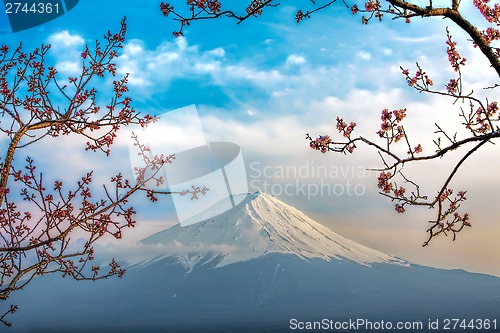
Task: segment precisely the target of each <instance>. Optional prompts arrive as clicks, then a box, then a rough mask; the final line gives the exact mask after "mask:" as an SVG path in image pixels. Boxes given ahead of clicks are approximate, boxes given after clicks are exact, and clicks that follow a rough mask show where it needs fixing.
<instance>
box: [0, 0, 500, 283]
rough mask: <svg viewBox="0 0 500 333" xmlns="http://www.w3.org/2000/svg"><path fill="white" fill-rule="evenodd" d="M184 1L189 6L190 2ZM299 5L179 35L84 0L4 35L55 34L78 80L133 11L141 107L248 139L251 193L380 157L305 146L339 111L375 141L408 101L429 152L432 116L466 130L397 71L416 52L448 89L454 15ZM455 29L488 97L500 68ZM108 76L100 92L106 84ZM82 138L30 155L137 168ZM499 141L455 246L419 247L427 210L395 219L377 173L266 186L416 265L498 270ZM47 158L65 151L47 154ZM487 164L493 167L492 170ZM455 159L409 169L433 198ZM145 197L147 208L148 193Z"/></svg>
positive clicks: (151, 20)
mask: <svg viewBox="0 0 500 333" xmlns="http://www.w3.org/2000/svg"><path fill="white" fill-rule="evenodd" d="M178 3H179V6H182V5H183V4H184V1H179V2H178ZM290 3H292V2H290ZM293 3H295V2H293ZM303 3H304V4H306V3H308V1H304V2H303ZM174 5H175V3H174ZM464 6H465V8H466V12H467V13H468V14H470V15H471V18H472V19H473V20H475V19H477V15H476V14H475V13H474V12H473V9H472V7H471V6H470V4H464ZM296 9H297V8H295V7H294V6H290V5H289V4H287V3H285V2H283V4H282V5H281V6H280V7H278V8H271V9H269V10H268V11H267V12H266V13H265V15H263V16H262V17H259V18H257V19H251V20H249V21H247V22H243V23H242V24H240V25H236V22H235V21H231V20H226V19H221V20H217V21H211V22H197V23H195V24H193V25H192V26H191V27H188V29H186V31H185V37H184V38H177V39H175V38H173V36H172V33H171V32H172V31H173V30H175V29H176V28H177V23H176V22H173V21H172V20H171V19H169V18H164V17H163V16H162V14H161V13H160V11H159V2H157V1H147V2H144V3H141V2H138V1H120V2H116V1H109V0H108V1H100V2H97V1H80V3H79V4H78V5H77V7H75V8H74V9H73V10H72V11H70V12H68V13H67V14H65V15H63V16H62V17H60V18H58V19H56V20H54V21H51V22H48V23H46V24H44V25H41V26H39V27H36V28H33V29H30V30H26V31H23V32H19V33H16V34H11V33H3V34H2V35H1V38H2V42H3V43H5V44H8V45H11V46H14V45H16V44H17V43H19V42H20V41H22V42H23V44H24V46H25V49H31V48H33V47H36V46H37V45H39V44H41V43H51V44H52V45H53V50H52V53H51V59H50V60H51V61H52V62H53V63H54V64H55V65H56V67H57V68H59V72H60V73H61V75H63V76H64V75H67V76H69V75H71V73H72V71H73V72H74V70H75V69H76V68H78V61H79V59H78V56H79V54H80V52H81V50H82V49H83V47H84V44H85V43H89V44H92V43H93V41H94V40H95V39H98V38H101V37H102V35H103V34H104V33H105V32H106V31H107V30H108V29H109V30H111V31H113V30H117V29H118V28H119V22H120V19H121V18H122V17H124V16H126V17H127V23H128V32H127V42H126V46H125V48H124V50H123V54H122V56H121V57H120V58H119V60H118V70H119V72H120V73H121V74H124V73H125V72H128V73H130V88H131V90H130V95H131V96H132V97H133V100H134V106H135V108H136V109H137V110H140V111H141V112H145V113H152V114H162V113H164V112H167V111H170V110H174V109H177V108H180V107H184V106H186V105H190V104H195V105H196V107H197V109H198V111H199V114H200V117H201V121H202V125H203V127H204V131H205V135H206V137H207V139H208V140H214V141H215V140H223V141H230V142H234V143H237V144H239V145H240V146H241V148H242V152H243V155H244V157H245V162H246V165H247V174H248V176H249V179H250V180H255V179H257V181H256V182H254V183H253V184H257V185H256V186H253V187H252V186H251V189H252V190H263V189H262V188H259V187H262V181H263V180H268V181H269V182H270V183H271V184H294V182H296V179H294V177H292V176H290V175H285V176H281V175H280V174H278V172H279V170H280V168H283V167H286V166H290V165H291V166H296V167H297V168H299V167H301V166H304V165H307V166H308V168H314V166H327V167H331V166H334V167H337V168H343V169H344V170H347V171H349V170H354V169H355V170H358V169H357V168H358V167H361V168H362V169H364V168H365V167H370V166H373V165H380V164H379V163H380V161H379V160H378V157H377V155H376V153H375V152H374V151H371V150H369V149H360V150H359V151H358V152H357V154H355V155H353V156H348V157H346V156H334V155H321V154H319V153H317V152H314V151H312V150H310V149H309V148H308V144H307V141H306V140H304V137H305V133H307V132H310V133H311V134H313V135H316V134H325V133H334V120H335V117H336V116H337V115H340V116H343V117H345V118H346V119H347V120H349V121H355V122H357V123H358V124H359V133H360V134H361V133H362V134H364V135H366V136H368V137H370V138H373V139H375V138H376V134H375V132H376V130H377V129H378V128H377V127H378V123H379V120H378V119H379V113H380V111H381V110H382V109H383V108H386V107H387V108H390V109H392V108H401V107H408V109H409V115H408V119H407V122H408V125H407V130H408V131H410V133H412V134H413V135H414V136H415V137H416V139H415V140H416V141H415V142H416V143H417V142H418V143H420V142H422V143H423V146H424V149H425V148H427V149H429V150H432V149H433V148H432V139H433V138H434V136H433V131H434V128H433V126H434V122H440V123H443V124H446V125H448V126H449V127H448V128H450V129H451V130H458V128H457V127H459V126H460V121H459V120H458V117H457V115H456V112H455V111H457V108H458V107H459V105H458V106H457V105H456V106H452V105H451V103H450V101H448V100H446V99H443V98H436V97H432V98H429V97H428V96H423V95H421V94H418V93H417V92H415V91H414V90H412V89H411V88H409V87H408V86H407V85H406V84H405V81H404V78H403V76H402V75H401V74H400V70H399V66H400V65H402V66H403V67H409V68H410V69H413V68H414V67H412V66H413V64H414V63H415V61H419V62H420V63H421V64H422V65H423V66H424V68H425V69H426V70H427V71H428V73H430V74H431V77H432V78H433V80H434V82H435V83H436V85H437V86H441V87H443V86H444V84H445V83H446V82H447V81H448V79H449V78H450V77H452V76H450V75H453V74H452V73H451V72H450V71H449V70H448V66H447V58H446V49H445V44H444V42H445V40H446V33H445V27H446V22H445V21H443V20H419V19H415V20H414V22H412V23H411V24H405V23H404V22H400V21H391V20H384V21H383V22H382V23H379V22H375V21H373V22H370V24H369V25H368V26H363V25H361V22H360V20H361V18H360V16H354V17H353V16H352V15H351V14H350V11H348V10H346V9H345V8H343V7H342V6H340V5H338V6H333V7H332V8H329V9H327V10H325V11H323V12H320V13H318V14H317V15H314V17H313V18H312V19H310V20H305V21H303V22H302V23H300V24H296V23H295V21H294V14H295V11H296ZM450 27H451V31H452V33H453V34H454V36H457V39H458V41H459V42H461V44H459V50H460V51H461V52H463V53H464V54H465V55H466V56H467V58H468V59H469V60H468V61H469V65H468V66H467V67H466V69H465V72H464V74H467V76H466V83H467V84H468V85H469V86H470V87H471V89H472V88H474V89H475V90H476V91H479V92H480V94H483V95H484V94H486V93H487V92H484V91H481V89H480V87H482V86H483V85H484V83H485V82H493V80H494V79H495V76H494V75H492V73H491V71H489V70H488V68H487V64H486V62H485V60H484V59H483V58H482V55H481V54H479V53H477V51H475V50H473V49H472V47H470V45H468V44H467V43H466V42H465V41H464V39H463V35H462V34H460V32H459V31H458V30H457V29H455V28H454V27H453V26H452V25H450ZM100 84H102V87H100V89H101V90H102V91H103V92H104V91H105V89H106V86H105V83H104V82H101V83H100ZM76 143H77V141H66V142H62V143H60V144H61V149H60V151H59V152H54V151H52V150H50V146H48V145H46V146H44V145H43V144H41V146H40V147H41V149H38V150H37V151H33V152H29V154H32V155H34V156H35V157H37V158H38V159H41V160H43V161H44V162H46V163H47V164H48V165H49V166H50V169H52V170H56V171H55V172H57V173H58V174H61V173H64V172H65V170H67V169H68V168H71V170H78V168H79V167H82V166H85V167H87V166H88V167H91V168H94V169H97V170H100V171H101V172H103V173H105V172H106V171H109V172H111V170H113V168H115V169H116V168H128V167H129V166H128V165H127V159H126V158H123V155H120V153H117V154H115V155H114V157H112V159H111V161H116V162H114V163H109V162H106V164H104V163H103V162H102V157H99V156H97V157H96V156H89V155H88V154H87V155H85V154H83V153H81V152H80V151H78V150H75V149H74V147H75V145H76ZM120 149H121V148H117V151H121V150H120ZM495 149H497V148H493V147H490V148H488V150H486V151H485V152H484V153H483V152H480V153H479V154H478V156H477V158H476V159H475V160H474V161H473V162H471V163H470V164H468V165H466V166H465V167H464V171H463V176H462V177H461V178H460V180H457V186H458V187H460V186H463V187H465V188H467V189H469V190H470V193H471V199H470V202H467V203H468V204H469V205H470V207H471V209H470V212H471V214H472V215H473V216H474V217H475V221H477V224H475V226H474V228H472V230H467V231H466V232H464V233H463V234H462V235H460V237H459V240H458V241H457V242H458V243H455V244H451V242H450V239H436V240H435V241H434V243H433V244H432V246H431V248H427V249H422V248H421V244H422V242H423V240H424V239H425V236H426V235H425V227H426V223H425V221H427V220H428V219H429V218H430V215H429V212H427V211H425V210H424V211H422V210H418V209H410V210H409V211H408V213H407V214H405V215H404V216H398V215H397V214H396V213H395V212H394V210H393V207H392V205H391V204H390V203H389V202H387V201H386V200H385V199H384V198H381V197H380V196H379V195H378V194H377V192H378V191H377V188H376V176H375V175H371V176H370V175H367V176H364V177H359V175H358V176H354V177H352V176H347V177H343V176H339V177H334V178H330V179H320V178H324V177H314V176H310V177H309V176H308V177H306V178H305V179H301V180H300V182H305V183H312V184H319V183H320V182H321V181H324V182H326V183H328V184H342V185H346V184H347V183H348V182H350V183H353V184H361V185H362V186H363V188H364V189H365V192H364V194H363V195H362V196H348V195H340V196H325V195H323V196H322V195H316V196H313V197H309V198H307V197H304V195H302V194H300V193H298V194H297V195H286V194H283V193H281V194H280V193H271V194H275V195H276V196H278V197H279V198H280V199H282V200H284V201H285V202H288V203H290V204H292V205H294V206H296V207H297V208H299V209H300V210H302V211H304V212H305V213H306V214H308V215H310V216H312V217H314V218H316V219H317V220H318V221H319V222H321V223H324V224H326V225H328V226H329V227H331V228H332V229H334V230H335V231H338V232H339V233H341V234H344V235H345V236H347V237H349V238H352V239H354V240H357V241H360V242H362V243H364V244H366V245H369V246H372V247H374V248H376V249H378V250H382V251H386V252H389V253H391V254H395V255H398V256H400V257H404V258H406V259H409V260H413V261H415V262H417V263H420V264H427V265H435V266H441V267H453V268H465V269H470V270H474V271H481V272H488V273H493V274H497V275H500V270H499V268H496V267H492V265H491V264H490V263H491V262H498V260H499V259H500V254H499V253H500V251H499V250H500V248H499V247H498V245H496V244H497V242H496V239H495V238H494V237H493V236H492V235H493V234H494V232H492V231H496V232H498V231H500V229H499V227H498V226H496V223H495V222H496V220H497V218H496V217H495V211H494V209H493V208H492V207H491V206H492V205H491V199H489V198H491V197H492V194H494V193H498V190H497V189H496V186H494V184H491V179H489V176H488V175H491V174H493V173H494V172H495V171H496V170H497V169H498V160H495V159H492V158H491V156H493V154H495ZM49 153H51V154H55V155H57V156H54V155H52V156H53V158H52V157H51V158H48V157H47V156H48V154H49ZM497 153H498V152H497ZM496 155H498V154H496ZM113 158H115V160H113ZM454 158H456V157H452V160H453V159H454ZM485 159H486V160H488V161H489V162H490V163H488V164H487V165H485V163H484V161H485ZM61 161H64V163H61ZM82 161H85V163H82ZM105 165H106V166H105ZM109 165H112V167H109ZM251 166H253V167H251ZM265 167H268V168H267V170H270V173H271V177H269V179H262V177H257V174H258V172H257V171H256V170H260V171H262V170H263V168H265ZM450 167H451V164H447V163H446V162H443V161H437V162H436V163H435V164H432V165H429V166H423V167H419V168H418V169H414V170H413V171H412V170H411V169H410V170H409V172H410V173H411V172H413V175H414V176H415V177H417V178H418V179H419V180H420V181H421V182H422V183H423V185H424V186H427V190H428V193H431V194H432V193H434V192H433V191H436V190H437V188H436V183H437V182H440V181H442V180H443V179H444V178H443V177H444V176H445V175H446V172H447V170H449V168H450ZM479 168H480V170H481V172H480V173H478V172H477V170H478V169H479ZM75 172H76V171H75ZM485 193H489V194H490V196H485ZM498 194H500V193H498ZM140 204H141V205H146V203H144V202H142V201H140ZM148 207H149V206H148ZM147 211H148V213H147V214H144V213H143V215H141V217H142V218H143V219H144V220H147V221H149V222H150V225H154V226H155V227H156V228H161V227H164V226H165V225H166V224H169V223H170V224H171V223H172V222H171V221H172V220H173V219H174V217H175V216H174V215H173V212H172V204H171V202H170V201H169V200H166V202H165V203H164V204H163V205H160V206H157V207H155V208H152V209H149V208H148V209H147ZM167 220H168V221H169V222H165V221H167Z"/></svg>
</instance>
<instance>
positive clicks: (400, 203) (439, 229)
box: [306, 30, 500, 246]
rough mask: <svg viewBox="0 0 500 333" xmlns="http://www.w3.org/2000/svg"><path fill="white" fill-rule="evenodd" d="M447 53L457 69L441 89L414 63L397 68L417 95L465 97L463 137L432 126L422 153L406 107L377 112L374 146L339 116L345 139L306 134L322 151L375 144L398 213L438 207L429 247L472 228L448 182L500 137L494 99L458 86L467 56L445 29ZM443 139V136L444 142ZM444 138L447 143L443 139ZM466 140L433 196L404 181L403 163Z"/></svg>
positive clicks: (461, 195) (384, 185)
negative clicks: (400, 150)
mask: <svg viewBox="0 0 500 333" xmlns="http://www.w3.org/2000/svg"><path fill="white" fill-rule="evenodd" d="M446 45H447V54H448V61H449V63H450V66H451V67H452V68H453V69H454V71H455V72H456V73H457V77H456V78H453V79H450V81H449V83H448V84H446V85H445V87H444V89H443V90H435V89H433V84H434V83H433V81H432V80H431V79H430V77H429V75H428V74H427V73H426V72H425V71H424V70H423V69H422V67H421V66H420V65H419V64H418V63H417V64H416V68H417V70H416V72H415V74H414V75H411V74H410V71H409V70H408V69H404V68H401V70H402V74H403V75H404V77H405V79H406V81H407V84H408V86H410V87H413V88H414V89H415V90H417V91H418V92H421V93H429V94H438V95H442V96H447V97H450V98H452V99H453V101H454V102H456V101H457V100H461V101H468V102H469V111H468V113H467V112H465V110H463V108H461V113H460V117H461V118H462V119H463V121H464V122H463V125H464V126H465V128H466V129H467V130H468V131H469V133H470V134H471V135H470V136H467V137H465V138H463V139H457V134H454V135H449V134H448V133H447V132H446V131H444V130H443V129H442V127H441V126H440V125H438V124H436V128H437V130H436V132H435V133H436V134H438V135H439V137H438V138H437V139H436V140H434V144H435V146H436V150H435V152H433V153H430V154H427V155H422V153H423V148H422V145H421V144H418V145H417V146H412V145H411V144H410V140H409V137H408V135H407V132H406V131H405V128H404V126H403V124H402V121H403V119H404V118H405V117H406V112H407V110H406V109H399V110H393V111H389V110H387V109H384V110H383V111H382V113H381V125H380V129H379V130H378V131H377V132H376V134H378V136H379V137H380V139H382V140H385V144H383V145H382V144H377V143H375V142H374V141H371V140H369V139H367V138H365V137H363V136H359V137H354V138H353V137H352V132H353V130H354V128H355V126H356V124H355V123H351V124H350V125H347V124H346V123H345V121H344V120H343V119H342V118H337V130H338V131H339V133H340V134H342V136H343V137H344V138H345V139H346V140H345V141H334V140H332V139H331V138H330V136H325V135H323V136H320V137H318V138H316V139H313V138H312V137H311V136H310V135H309V134H307V136H306V138H307V139H308V140H309V141H310V147H311V148H313V149H315V150H319V151H321V152H322V153H326V152H329V151H330V152H336V153H344V154H345V153H353V151H354V149H355V148H356V143H358V142H360V143H364V144H367V145H370V146H373V147H375V148H376V149H377V150H378V152H379V155H380V156H381V158H382V161H383V164H384V167H382V168H381V169H378V171H379V172H380V173H379V176H378V187H379V189H380V190H381V192H380V193H381V194H382V195H384V196H386V197H388V198H389V199H390V200H391V201H393V202H396V204H395V209H396V211H397V212H398V213H404V212H405V211H406V206H427V207H429V208H433V209H436V218H435V219H434V220H431V221H429V223H431V226H430V227H429V228H428V229H427V232H428V239H427V240H426V241H425V242H424V246H427V245H428V244H429V242H430V241H431V239H432V238H434V237H435V236H438V235H440V234H445V235H448V234H451V235H452V236H453V240H455V239H456V235H457V233H459V232H460V231H462V230H463V229H464V228H465V227H469V226H471V223H470V217H469V214H468V213H459V208H460V207H461V203H462V202H463V201H465V200H466V196H465V193H466V192H465V191H460V192H458V193H457V194H456V195H455V196H452V194H453V190H452V189H450V183H451V181H452V180H453V178H454V177H455V176H456V175H457V173H458V171H459V169H460V167H461V166H462V165H463V163H464V162H465V161H466V160H467V159H468V158H469V157H470V156H471V155H472V154H473V153H475V152H476V151H477V150H478V149H479V148H481V147H482V146H483V145H485V144H486V143H488V142H491V141H492V140H493V139H496V138H499V137H500V128H499V127H498V126H497V125H496V123H497V122H499V121H500V115H499V110H498V105H497V102H488V101H485V102H483V101H481V100H480V99H478V98H476V97H474V96H473V94H472V92H471V93H468V94H465V93H464V92H463V87H462V73H461V68H462V67H463V66H464V65H465V64H466V59H465V58H463V57H461V55H460V54H459V53H458V51H457V49H456V43H455V42H454V41H453V40H452V36H451V35H450V33H449V31H448V30H447V40H446ZM443 138H444V140H443ZM443 141H445V142H446V143H443ZM398 142H403V144H404V145H406V147H407V149H408V150H407V153H406V154H407V155H406V156H404V157H402V156H400V155H398V154H396V153H394V149H393V147H394V146H395V145H396V144H397V143H398ZM469 144H475V145H474V146H473V147H472V148H468V150H467V151H466V153H465V154H464V155H463V156H462V158H461V159H460V160H459V161H458V162H457V163H456V164H455V166H454V168H453V170H452V171H451V172H450V174H449V175H448V177H447V178H446V180H445V181H444V182H443V184H442V185H441V187H440V189H439V190H438V192H437V194H436V195H435V196H431V197H429V196H424V195H422V194H421V190H420V186H419V185H417V183H415V182H414V181H411V180H410V179H408V178H407V177H406V176H405V175H404V172H403V168H404V166H405V165H409V164H413V163H416V162H421V161H426V160H433V159H438V158H442V157H443V156H445V155H446V154H448V153H450V152H452V151H455V150H457V149H459V148H462V147H465V146H467V145H469ZM398 176H399V178H401V179H402V181H403V183H405V184H406V185H405V186H407V187H408V186H409V187H410V188H411V191H410V193H408V190H407V187H403V186H401V185H398V182H397V181H396V179H397V178H398Z"/></svg>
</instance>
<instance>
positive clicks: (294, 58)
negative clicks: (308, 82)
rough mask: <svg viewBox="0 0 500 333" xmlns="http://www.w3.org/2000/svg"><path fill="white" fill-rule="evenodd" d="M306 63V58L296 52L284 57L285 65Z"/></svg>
mask: <svg viewBox="0 0 500 333" xmlns="http://www.w3.org/2000/svg"><path fill="white" fill-rule="evenodd" d="M305 63H306V59H305V58H304V57H303V56H300V55H297V54H290V55H289V56H288V57H287V58H286V64H287V65H303V64H305Z"/></svg>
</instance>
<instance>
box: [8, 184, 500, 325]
mask: <svg viewBox="0 0 500 333" xmlns="http://www.w3.org/2000/svg"><path fill="white" fill-rule="evenodd" d="M238 201H241V200H238ZM224 205H225V203H220V204H219V205H215V206H214V207H212V208H211V209H210V211H207V212H205V214H207V215H206V216H215V217H210V218H207V219H205V220H204V221H203V222H201V223H197V224H192V225H189V226H186V227H181V226H179V225H175V226H173V227H171V228H169V229H166V230H164V231H161V232H158V233H156V234H154V235H151V236H149V237H147V238H146V239H144V240H142V242H141V246H142V247H146V248H149V249H152V251H151V253H154V255H151V256H150V257H149V258H146V259H145V260H141V261H140V262H135V263H134V264H131V265H130V266H129V267H128V270H127V273H126V274H125V276H124V277H123V278H122V279H109V280H106V281H100V282H98V283H86V282H78V283H76V282H74V281H72V280H69V279H61V278H59V277H55V276H52V277H50V278H43V279H37V280H39V281H34V282H32V283H31V284H30V285H29V286H28V288H26V290H25V291H24V292H23V293H20V294H19V295H17V297H16V298H15V299H14V300H13V302H15V303H16V304H18V305H19V307H20V313H19V318H18V319H17V320H16V318H13V319H12V320H13V321H14V324H15V325H14V329H13V330H12V331H13V332H89V331H92V332H289V331H293V328H294V327H293V325H291V323H292V322H293V323H297V322H303V323H304V322H311V321H321V320H323V319H328V320H334V321H346V320H358V319H363V320H367V321H381V320H384V321H385V322H387V321H393V322H396V321H415V322H416V321H421V322H422V323H423V329H420V330H419V332H425V331H426V330H425V328H427V325H428V321H429V320H435V319H443V318H463V319H477V318H482V319H490V320H494V319H497V320H498V319H500V278H498V277H494V276H488V275H484V274H475V273H468V272H466V271H462V270H444V269H437V268H430V267H424V266H418V265H415V264H412V263H410V262H408V261H405V260H403V259H400V258H397V257H395V256H392V255H388V254H384V253H382V252H379V251H377V250H374V249H371V248H368V247H366V246H363V245H361V244H359V243H356V242H354V241H352V240H349V239H347V238H345V237H343V236H341V235H339V234H337V233H335V232H333V231H332V230H330V229H329V228H327V227H325V226H323V225H321V224H320V223H318V222H316V221H314V220H312V219H311V218H309V217H307V216H306V215H305V214H303V213H302V212H300V211H298V210H297V209H295V208H293V207H291V206H289V205H287V204H285V203H284V202H282V201H280V200H278V199H277V198H275V197H273V196H270V195H267V194H264V193H254V194H249V195H247V196H246V197H245V198H244V200H242V202H241V203H240V204H239V205H238V206H236V207H234V208H233V209H231V210H229V211H224V209H223V208H224V207H225V206H224ZM22 318H26V319H25V320H22ZM294 320H295V321H294ZM498 324H499V325H500V322H499V323H498ZM297 327H298V326H295V328H297ZM362 328H363V327H362ZM358 329H360V328H359V327H358ZM361 331H363V332H366V331H369V329H367V328H364V329H361ZM395 331H397V330H395ZM434 331H435V330H434Z"/></svg>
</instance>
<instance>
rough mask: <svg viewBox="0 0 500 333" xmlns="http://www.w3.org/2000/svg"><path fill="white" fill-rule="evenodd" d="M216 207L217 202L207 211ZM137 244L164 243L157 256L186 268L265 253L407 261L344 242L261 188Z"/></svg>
mask: <svg viewBox="0 0 500 333" xmlns="http://www.w3.org/2000/svg"><path fill="white" fill-rule="evenodd" d="M217 209H218V208H217V205H216V206H214V207H212V208H211V211H212V212H213V211H217ZM212 216H213V215H212ZM142 242H143V244H146V245H152V246H158V247H165V255H164V256H162V257H161V258H165V257H173V256H175V257H177V258H178V260H179V261H180V262H181V263H182V264H183V265H184V266H185V268H186V269H187V270H188V271H190V270H192V269H193V268H194V267H195V266H196V265H198V264H203V263H207V262H209V261H212V260H217V262H216V266H217V267H222V266H225V265H228V264H232V263H235V262H239V261H246V260H250V259H253V258H257V257H261V256H263V255H266V254H268V253H283V254H293V255H296V256H298V257H300V258H303V259H306V260H307V259H309V258H321V259H324V260H327V261H329V260H332V259H338V260H342V259H348V260H352V261H354V262H357V263H359V264H364V265H370V264H371V263H393V264H398V265H405V266H406V265H408V263H407V262H406V261H404V260H401V259H398V258H396V257H394V256H391V255H387V254H384V253H382V252H379V251H377V250H374V249H370V248H368V247H366V246H364V245H361V244H359V243H356V242H354V241H352V240H349V239H347V238H345V237H343V236H341V235H339V234H337V233H335V232H333V231H332V230H330V229H329V228H327V227H325V226H324V225H322V224H320V223H318V222H316V221H314V220H313V219H311V218H309V217H308V216H306V215H305V214H304V213H302V212H300V211H299V210H297V209H295V208H293V207H291V206H289V205H287V204H286V203H284V202H282V201H280V200H278V199H277V198H275V197H273V196H271V195H268V194H265V193H261V192H256V193H254V194H248V195H247V197H246V198H245V199H244V200H243V201H242V203H240V204H239V205H238V206H236V207H235V208H233V209H231V210H229V211H227V212H224V213H222V214H220V215H218V216H217V217H214V218H210V219H207V220H205V221H203V222H201V223H197V224H192V225H189V226H186V227H181V226H180V225H175V226H173V227H171V228H169V229H166V230H164V231H161V232H158V233H156V234H154V235H152V236H150V237H148V238H146V239H144V240H143V241H142ZM157 259H159V258H157Z"/></svg>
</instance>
